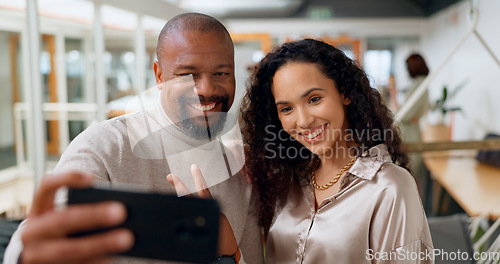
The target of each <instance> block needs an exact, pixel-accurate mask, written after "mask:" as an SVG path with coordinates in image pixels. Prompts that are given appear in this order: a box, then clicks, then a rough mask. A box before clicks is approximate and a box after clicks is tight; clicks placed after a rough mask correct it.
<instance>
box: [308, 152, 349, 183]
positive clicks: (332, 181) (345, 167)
mask: <svg viewBox="0 0 500 264" xmlns="http://www.w3.org/2000/svg"><path fill="white" fill-rule="evenodd" d="M357 158H358V157H354V159H352V160H351V161H350V162H349V163H347V165H345V166H344V167H343V168H342V169H340V171H339V172H338V173H337V175H335V177H334V178H333V179H332V180H331V181H330V182H329V183H327V184H325V185H321V186H319V185H318V184H317V183H316V176H315V172H316V169H317V168H318V167H319V164H318V166H316V168H315V169H314V170H313V172H312V173H311V181H312V184H313V186H314V188H316V189H318V190H320V191H324V190H326V189H328V188H330V187H332V186H333V185H334V184H335V183H337V181H338V180H339V179H340V176H342V174H344V172H345V171H347V170H348V169H350V168H351V167H352V165H353V164H354V162H355V161H356V159H357Z"/></svg>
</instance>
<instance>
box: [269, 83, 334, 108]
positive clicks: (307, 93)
mask: <svg viewBox="0 0 500 264" xmlns="http://www.w3.org/2000/svg"><path fill="white" fill-rule="evenodd" d="M313 91H325V90H324V89H321V88H317V87H313V88H311V89H309V90H307V91H305V92H304V93H303V94H302V95H301V96H300V98H304V97H306V96H308V95H309V94H310V93H311V92H313ZM279 104H288V102H287V101H277V102H276V105H279Z"/></svg>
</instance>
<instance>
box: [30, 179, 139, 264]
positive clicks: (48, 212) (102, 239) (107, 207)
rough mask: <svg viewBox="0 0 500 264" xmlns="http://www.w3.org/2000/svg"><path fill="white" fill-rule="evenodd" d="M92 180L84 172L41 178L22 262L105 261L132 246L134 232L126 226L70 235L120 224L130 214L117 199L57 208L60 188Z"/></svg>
mask: <svg viewBox="0 0 500 264" xmlns="http://www.w3.org/2000/svg"><path fill="white" fill-rule="evenodd" d="M92 182H93V177H92V176H90V175H85V174H81V173H66V174H61V175H55V176H49V177H47V178H45V179H44V180H43V181H42V182H41V184H40V188H39V189H38V191H37V193H36V195H35V198H34V200H33V206H32V208H31V211H30V213H29V215H28V220H27V222H26V227H25V229H24V230H23V232H22V235H21V240H22V242H23V252H22V253H21V263H104V262H106V261H107V260H109V256H110V254H112V253H118V252H124V251H126V250H128V249H130V248H131V247H132V246H133V243H134V238H133V234H132V232H131V231H129V230H126V229H115V230H111V231H107V232H104V233H99V234H94V235H89V236H82V237H69V235H71V234H74V233H77V232H83V231H89V230H92V229H96V228H105V227H112V226H116V225H119V224H121V223H122V222H124V221H125V219H126V217H127V212H126V209H125V207H124V205H122V204H121V203H117V202H102V203H96V204H83V205H71V206H68V207H67V208H66V209H65V210H54V197H55V193H56V191H57V189H59V188H60V187H63V186H66V187H74V188H84V187H90V186H91V185H92Z"/></svg>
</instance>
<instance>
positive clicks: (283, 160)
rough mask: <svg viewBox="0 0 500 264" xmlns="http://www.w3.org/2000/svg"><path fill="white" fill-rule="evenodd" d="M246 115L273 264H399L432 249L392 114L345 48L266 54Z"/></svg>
mask: <svg viewBox="0 0 500 264" xmlns="http://www.w3.org/2000/svg"><path fill="white" fill-rule="evenodd" d="M242 118H243V123H244V129H243V131H244V140H245V143H246V144H247V149H246V159H247V166H246V173H247V174H248V177H249V178H250V179H251V180H252V182H253V184H254V185H255V187H256V189H257V191H258V192H259V195H260V198H259V199H260V200H259V208H260V222H261V224H262V225H263V226H264V227H265V228H266V230H268V235H267V242H266V243H267V245H266V246H267V250H266V254H267V256H266V259H267V261H268V262H269V263H293V262H296V263H331V262H335V263H370V262H376V261H381V260H382V259H391V260H393V261H396V262H397V261H399V260H402V261H403V260H406V258H407V257H411V256H407V255H405V254H406V253H409V254H410V255H415V254H416V255H420V256H423V257H425V254H424V253H426V252H427V253H428V252H430V251H432V241H431V237H430V233H429V228H428V224H427V220H426V217H425V214H424V211H423V209H422V205H421V202H420V200H419V196H418V192H417V188H416V185H415V182H414V180H413V178H412V176H411V174H410V173H409V172H408V170H407V165H408V157H407V155H406V154H405V153H404V152H403V151H402V150H401V138H400V136H399V133H398V130H397V129H396V128H395V127H394V125H393V119H392V114H391V113H390V111H389V110H388V108H387V107H386V106H385V105H384V104H383V103H382V101H381V97H380V95H379V93H378V92H377V91H376V90H375V89H372V88H371V87H370V85H369V81H368V79H367V77H366V74H365V73H364V72H363V71H362V70H361V69H360V68H359V67H358V66H357V65H356V63H355V62H354V61H352V60H351V59H349V58H348V57H346V56H345V55H344V53H343V52H342V51H340V50H338V49H336V48H334V47H332V46H330V45H328V44H326V43H323V42H320V41H317V40H312V39H305V40H301V41H297V42H290V43H286V44H284V45H283V46H281V47H280V48H278V49H277V50H275V51H274V52H271V53H269V54H268V55H267V56H266V57H265V58H264V59H263V60H262V61H261V62H260V64H259V65H258V66H257V69H256V71H255V73H254V75H253V76H252V82H251V87H250V88H249V90H248V91H247V94H246V96H245V100H244V103H243V106H242ZM421 252H422V253H421ZM423 262H425V261H423Z"/></svg>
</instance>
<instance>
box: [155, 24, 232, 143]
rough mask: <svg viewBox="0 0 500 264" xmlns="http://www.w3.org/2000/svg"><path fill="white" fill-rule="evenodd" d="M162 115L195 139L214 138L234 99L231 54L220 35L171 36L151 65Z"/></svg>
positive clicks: (185, 32) (191, 33)
mask: <svg viewBox="0 0 500 264" xmlns="http://www.w3.org/2000/svg"><path fill="white" fill-rule="evenodd" d="M154 70H155V76H156V83H157V85H158V89H160V90H161V102H162V107H163V109H164V111H165V113H166V114H167V115H168V116H169V118H170V119H171V120H172V121H173V122H174V123H176V124H178V125H179V126H180V127H181V128H182V129H183V130H184V131H185V132H186V133H187V134H189V135H191V136H193V137H195V138H207V136H208V137H213V136H215V135H217V134H218V133H219V132H220V131H221V130H222V128H223V126H224V122H225V117H226V113H227V111H229V108H230V107H231V105H232V103H233V100H234V92H235V79H234V51H233V46H232V43H231V40H230V39H229V38H228V37H227V36H226V35H224V34H222V33H214V32H199V31H184V32H179V33H177V34H175V33H174V34H171V36H169V39H168V40H167V41H166V44H165V46H163V47H160V51H159V55H158V62H155V65H154Z"/></svg>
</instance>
